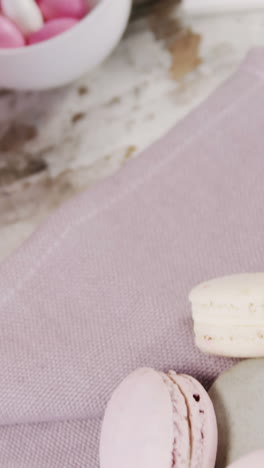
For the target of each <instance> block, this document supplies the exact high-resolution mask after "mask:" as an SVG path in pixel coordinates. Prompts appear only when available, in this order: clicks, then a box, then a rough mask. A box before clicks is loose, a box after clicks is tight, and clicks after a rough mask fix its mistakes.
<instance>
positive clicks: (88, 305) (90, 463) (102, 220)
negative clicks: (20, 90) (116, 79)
mask: <svg viewBox="0 0 264 468" xmlns="http://www.w3.org/2000/svg"><path fill="white" fill-rule="evenodd" d="M263 80H264V52H263V51H262V50H255V51H253V52H252V53H251V54H250V55H249V57H248V58H247V60H246V61H245V62H244V64H243V65H242V67H241V68H240V70H239V71H238V72H237V73H236V74H235V76H234V77H233V78H232V79H231V80H229V81H228V82H227V83H226V84H224V86H222V87H221V89H219V90H218V91H217V92H216V93H214V94H213V95H212V96H211V97H210V98H209V100H208V101H207V102H206V103H205V104H203V105H202V106H200V107H199V108H198V109H197V110H196V111H195V112H193V113H192V114H191V115H190V116H188V117H187V118H186V119H185V120H184V121H182V122H181V123H180V124H179V125H177V127H176V128H175V129H173V130H172V131H171V132H170V133H169V134H168V135H167V136H165V137H164V138H163V139H162V140H160V141H159V142H157V143H156V144H154V145H153V146H152V147H150V148H149V149H148V150H147V151H146V152H145V154H144V155H142V156H141V157H140V158H138V159H137V160H135V161H132V162H131V163H129V164H128V165H127V166H126V167H125V168H124V169H123V170H122V171H120V172H119V173H118V174H117V175H115V176H114V177H112V178H109V179H108V180H106V181H104V182H102V183H101V184H98V186H96V187H95V188H94V189H93V190H90V191H89V192H88V193H85V194H83V195H81V196H80V197H78V198H77V199H76V200H74V201H73V202H70V203H69V204H67V205H66V206H64V207H63V208H62V209H61V210H59V211H58V212H57V213H56V214H55V215H54V216H52V217H51V218H50V219H49V221H48V222H47V223H46V224H45V225H44V226H43V227H42V228H41V229H40V230H39V231H38V232H37V233H36V234H35V235H34V236H33V237H32V238H31V239H30V240H29V241H28V242H26V243H25V244H24V245H23V247H22V248H21V249H19V250H18V251H17V252H16V253H15V254H14V255H13V256H12V257H10V258H9V259H8V260H7V261H6V262H5V263H4V264H3V265H2V266H1V267H0V287H1V295H0V466H1V468H69V467H72V468H79V467H82V468H98V442H99V433H100V424H101V418H102V415H103V412H104V408H105V405H106V402H107V400H108V398H109V396H110V394H111V392H112V390H113V389H114V388H115V386H116V385H117V384H118V383H119V382H120V380H121V379H122V378H123V377H124V376H125V375H126V374H127V373H129V372H130V371H131V370H133V369H135V368H136V367H138V366H153V367H155V368H157V369H164V370H166V369H169V368H173V369H175V370H176V371H178V372H187V373H190V374H192V375H194V376H195V377H198V379H200V380H201V381H202V382H203V383H204V384H205V385H206V386H208V385H210V383H211V382H212V380H213V379H214V378H215V377H216V376H217V375H218V374H219V372H221V371H222V370H224V369H225V368H227V367H228V366H230V364H231V363H232V361H231V360H228V359H223V358H214V357H209V356H206V355H203V354H201V353H200V352H199V351H198V350H197V349H196V348H195V346H194V342H193V335H192V324H191V318H190V317H191V313H190V306H189V304H188V300H187V296H188V292H189V290H190V288H191V287H192V286H194V285H195V284H196V283H198V282H200V281H202V280H206V279H208V278H210V277H214V276H218V275H222V274H231V273H236V272H243V271H261V270H262V271H263V270H264V262H263V259H264V237H263V233H264V183H263V180H264V81H263Z"/></svg>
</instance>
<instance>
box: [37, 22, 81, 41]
mask: <svg viewBox="0 0 264 468" xmlns="http://www.w3.org/2000/svg"><path fill="white" fill-rule="evenodd" d="M77 23H78V20H76V19H73V18H58V19H54V20H50V21H47V22H46V23H45V24H44V26H43V27H42V28H41V29H39V30H38V31H36V32H35V33H33V34H31V35H30V36H29V37H28V43H29V44H37V43H38V42H42V41H46V40H48V39H51V38H52V37H55V36H58V35H59V34H61V33H63V32H65V31H67V30H68V29H70V28H72V27H73V26H75V25H76V24H77Z"/></svg>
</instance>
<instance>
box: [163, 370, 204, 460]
mask: <svg viewBox="0 0 264 468" xmlns="http://www.w3.org/2000/svg"><path fill="white" fill-rule="evenodd" d="M160 375H161V377H162V379H163V381H164V383H165V384H166V386H167V388H168V391H169V394H170V398H171V403H172V411H173V435H174V438H173V446H172V465H171V468H175V467H177V468H189V467H190V468H201V467H202V466H203V457H204V449H203V446H204V436H205V419H206V414H205V408H204V405H203V398H202V397H201V395H200V393H199V390H200V388H197V385H196V381H194V380H193V379H192V378H189V377H188V376H186V375H180V374H179V375H178V374H176V372H174V371H170V372H169V373H168V374H165V373H161V374H160Z"/></svg>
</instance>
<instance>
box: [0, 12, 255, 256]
mask: <svg viewBox="0 0 264 468" xmlns="http://www.w3.org/2000/svg"><path fill="white" fill-rule="evenodd" d="M256 45H264V12H263V13H260V12H257V13H256V12H255V13H254V12H252V13H247V14H241V15H238V14H236V15H235V14H234V15H230V14H229V15H228V16H211V17H200V18H181V19H178V18H177V12H175V11H169V10H168V11H167V12H163V13H161V12H159V13H158V14H157V15H156V16H155V15H154V16H152V17H146V18H144V19H140V20H137V21H136V22H133V23H132V24H131V25H130V27H129V28H128V31H127V33H126V35H125V37H124V38H123V40H122V42H121V43H120V45H119V46H118V47H117V49H116V50H115V52H114V53H113V54H112V56H111V57H110V58H109V59H108V60H107V61H106V62H105V63H104V64H103V65H102V66H101V67H99V68H97V69H96V70H95V71H94V72H92V73H90V74H88V75H87V76H85V77H82V78H81V79H80V80H79V81H78V82H75V83H74V84H72V85H71V86H68V87H66V88H63V89H60V90H53V91H48V92H40V93H35V92H34V93H32V92H28V93H15V92H8V91H4V90H2V91H1V90H0V259H3V258H5V257H6V256H7V255H9V254H10V253H11V252H12V251H13V250H14V249H15V248H17V247H18V246H19V245H20V244H21V243H22V242H23V241H24V240H25V239H26V238H27V237H28V236H29V235H30V234H31V233H32V232H33V231H34V230H35V229H36V227H37V226H38V225H39V224H40V223H41V221H42V220H43V219H44V218H46V217H47V215H48V214H49V213H50V212H51V211H52V210H54V209H55V208H56V207H57V206H59V205H60V204H61V203H62V202H63V201H64V200H67V199H69V198H70V197H72V196H73V195H74V194H76V193H78V192H80V191H82V190H84V189H87V188H89V187H91V186H92V185H93V184H94V183H96V182H97V181H98V180H100V179H102V178H104V177H106V176H109V175H110V174H111V173H113V172H114V171H116V170H118V169H119V168H120V167H121V166H122V165H123V164H125V163H126V161H127V160H128V159H129V158H132V157H136V156H137V155H138V154H140V152H141V151H142V150H143V149H144V148H145V147H146V146H147V145H149V144H150V143H152V142H153V141H154V140H156V139H157V138H159V137H160V136H161V135H163V134H164V133H165V132H166V131H167V130H169V129H170V128H171V127H172V126H173V125H175V124H176V123H177V121H179V119H182V118H183V117H184V116H185V115H186V114H187V113H188V112H190V111H191V110H192V109H193V108H194V107H195V106H197V104H198V103H200V102H201V101H203V100H204V99H205V98H206V97H207V96H208V95H209V94H210V93H211V92H212V91H213V90H214V89H215V88H216V87H217V86H218V85H219V84H220V83H221V82H222V81H223V80H225V79H226V78H227V77H228V76H229V75H230V74H231V73H232V72H233V71H234V70H235V69H236V67H237V66H238V64H239V63H240V62H241V60H243V58H244V57H245V55H246V53H247V52H248V50H249V49H250V48H251V47H253V46H256Z"/></svg>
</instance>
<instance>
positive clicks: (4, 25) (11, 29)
mask: <svg viewBox="0 0 264 468" xmlns="http://www.w3.org/2000/svg"><path fill="white" fill-rule="evenodd" d="M24 45H25V39H24V36H23V34H22V33H21V32H20V31H19V29H18V28H17V26H16V25H15V24H14V23H13V22H12V21H11V20H9V19H8V18H6V17H5V16H2V15H0V49H2V48H3V49H11V48H16V47H23V46H24Z"/></svg>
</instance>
